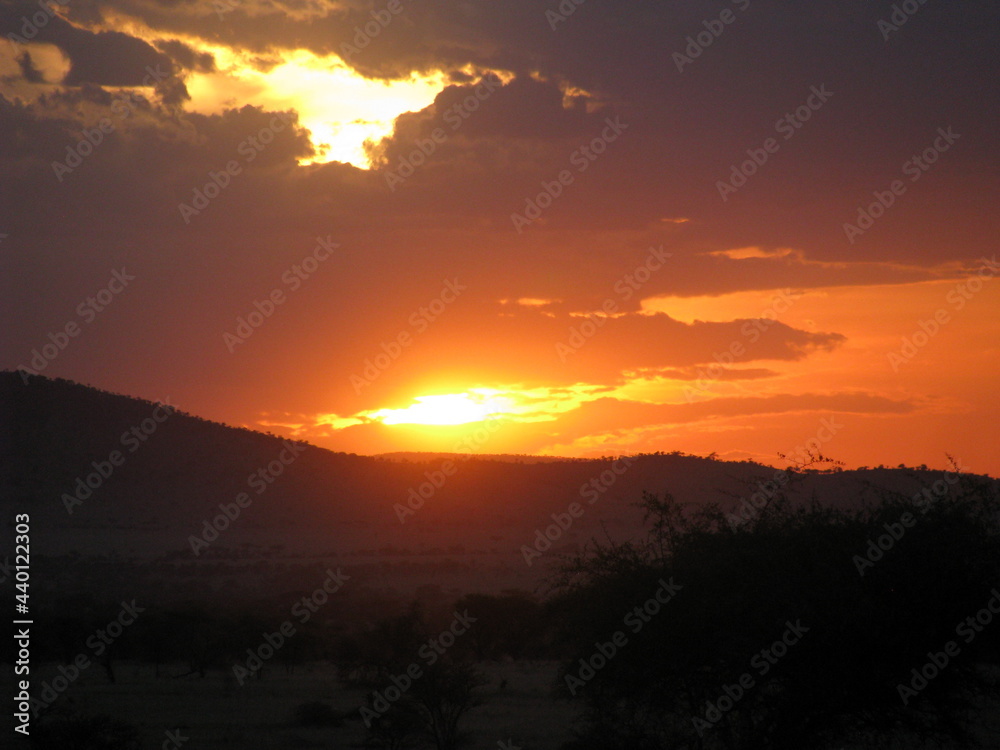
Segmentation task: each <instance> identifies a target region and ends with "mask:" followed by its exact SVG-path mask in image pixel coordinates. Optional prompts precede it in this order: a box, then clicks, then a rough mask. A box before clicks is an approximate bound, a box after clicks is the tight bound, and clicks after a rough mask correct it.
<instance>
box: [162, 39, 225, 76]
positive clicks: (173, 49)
mask: <svg viewBox="0 0 1000 750" xmlns="http://www.w3.org/2000/svg"><path fill="white" fill-rule="evenodd" d="M155 44H156V48H157V49H158V50H160V51H161V52H165V53H166V54H168V55H170V57H171V58H172V59H173V60H174V61H175V62H176V63H178V64H179V65H180V66H181V67H183V68H186V69H187V70H195V71H198V72H201V73H211V72H212V71H214V70H215V57H213V56H212V54H211V53H210V52H198V51H197V50H194V49H192V48H191V47H189V46H188V45H186V44H184V42H181V41H178V40H177V39H160V40H158V41H157V42H156V43H155Z"/></svg>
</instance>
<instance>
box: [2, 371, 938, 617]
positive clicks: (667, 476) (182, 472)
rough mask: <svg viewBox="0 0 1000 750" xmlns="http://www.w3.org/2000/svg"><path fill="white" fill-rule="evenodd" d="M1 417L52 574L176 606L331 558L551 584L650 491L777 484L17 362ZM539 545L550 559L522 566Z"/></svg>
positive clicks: (842, 482) (629, 518) (635, 528)
mask: <svg viewBox="0 0 1000 750" xmlns="http://www.w3.org/2000/svg"><path fill="white" fill-rule="evenodd" d="M0 414H2V415H3V416H4V419H3V432H2V433H0V447H2V449H3V452H4V455H5V456H6V459H5V460H4V461H3V469H2V470H0V471H2V473H0V498H2V500H0V509H2V510H3V512H4V517H5V518H7V519H11V518H13V514H14V513H19V512H26V511H27V512H30V514H31V518H32V544H33V548H32V550H33V553H34V560H35V561H36V564H38V565H41V566H45V567H44V569H45V570H47V571H48V574H49V575H50V576H51V578H50V579H49V581H50V583H51V585H52V586H53V587H54V588H64V587H65V586H66V585H67V582H68V581H71V582H72V585H75V586H78V587H79V588H80V589H81V590H86V589H92V588H95V587H96V588H98V589H102V588H103V589H106V590H108V591H109V592H110V591H112V590H114V591H125V590H127V589H129V588H130V587H132V588H134V587H137V586H147V585H150V583H151V582H155V585H157V586H158V587H159V588H160V590H161V591H162V592H163V595H164V596H175V597H178V598H185V597H187V598H191V597H195V598H198V597H203V596H207V595H208V593H209V592H211V593H212V594H213V595H216V596H217V595H219V591H220V590H221V589H222V588H225V591H226V595H227V596H231V597H234V598H242V597H253V596H263V595H268V594H270V593H273V592H274V591H276V590H281V589H282V588H283V587H289V586H292V585H294V580H293V579H295V578H296V577H297V576H300V575H301V573H302V570H303V569H304V568H310V569H311V568H312V567H314V566H324V565H331V564H336V565H340V566H343V567H344V569H345V570H350V571H352V575H354V576H356V580H357V582H358V584H359V586H362V585H363V586H364V587H368V588H371V589H372V590H378V591H379V592H382V593H384V594H389V595H407V592H413V591H416V590H418V589H419V588H420V587H422V586H424V587H426V586H431V587H436V588H437V589H438V590H441V591H452V592H460V591H468V590H472V589H475V590H480V591H499V590H501V589H505V588H513V587H518V588H523V589H528V590H537V589H538V587H539V586H541V585H542V584H543V579H544V576H545V574H546V572H547V571H549V570H550V565H551V563H552V562H553V561H555V560H556V558H557V556H558V554H560V553H565V552H572V551H574V550H577V549H579V548H580V546H581V545H583V544H585V543H586V542H587V541H588V540H589V539H591V538H593V537H594V536H595V535H599V536H600V537H601V538H611V539H614V540H616V541H622V540H625V539H629V538H632V537H634V536H636V535H638V534H639V533H641V521H642V518H641V514H640V511H639V510H638V509H637V508H636V507H635V506H634V503H636V502H637V501H638V500H639V499H640V498H641V496H642V492H643V491H644V490H648V491H652V492H656V493H664V492H670V493H672V494H673V495H674V496H675V497H676V498H677V499H678V500H680V501H681V502H683V503H694V504H703V503H707V502H718V503H720V504H721V505H722V507H723V508H724V509H726V510H729V509H735V508H737V507H738V506H739V505H740V503H741V501H742V500H743V499H745V498H747V497H749V495H750V493H751V491H753V490H754V489H755V488H754V485H755V484H757V485H758V486H759V485H760V484H761V483H765V487H766V486H768V485H767V484H766V483H767V482H772V481H773V480H774V479H775V478H776V476H777V474H776V470H775V469H774V468H773V467H770V466H764V465H760V464H755V463H750V462H738V463H733V462H722V461H716V460H713V459H709V458H702V457H697V456H688V455H682V454H679V453H674V454H652V455H640V456H633V457H621V458H617V459H602V460H582V459H550V458H545V459H544V460H541V459H538V458H536V457H530V456H456V455H442V454H414V453H408V454H390V455H386V456H359V455H354V454H344V453H335V452H332V451H328V450H325V449H322V448H318V447H315V446H311V445H308V444H304V443H292V442H289V441H287V440H283V439H282V438H279V437H276V436H274V435H270V434H264V433H259V432H254V431H251V430H247V429H243V428H234V427H229V426H226V425H222V424H218V423H214V422H210V421H207V420H204V419H201V418H199V417H196V416H194V415H190V414H185V413H183V412H181V411H176V410H174V409H172V408H169V407H162V406H158V405H157V404H155V403H153V402H151V401H147V400H143V399H137V398H130V397H126V396H121V395H116V394H112V393H108V392H105V391H101V390H98V389H95V388H91V387H88V386H84V385H80V384H77V383H73V382H70V381H66V380H59V379H56V380H53V379H47V378H43V377H32V378H30V380H29V383H28V384H27V385H26V384H24V383H23V382H22V380H21V377H20V375H18V374H16V373H10V372H4V373H0ZM787 476H789V477H791V478H792V480H793V481H792V483H791V484H792V485H794V486H795V487H796V490H795V491H796V496H797V497H799V498H801V499H803V500H805V499H816V500H819V501H820V502H824V503H828V504H836V505H843V504H854V503H860V502H865V500H866V498H867V499H871V498H874V497H875V494H876V493H877V492H878V488H890V489H892V490H896V491H899V492H904V493H907V494H912V493H914V492H919V491H920V490H921V489H922V488H925V487H931V486H933V483H934V482H935V481H936V480H939V479H940V478H941V476H942V475H941V473H940V472H931V471H926V470H902V469H877V470H868V471H836V472H833V473H817V472H792V473H790V474H789V475H787ZM770 486H771V487H774V486H775V485H773V484H772V485H770ZM790 486H791V485H790ZM574 504H575V505H574ZM747 507H749V506H747ZM553 514H554V515H553ZM546 532H548V537H549V539H546V538H545V536H546ZM525 548H528V549H533V550H534V551H535V552H538V553H539V554H537V555H535V554H531V555H528V556H527V557H528V559H526V555H525V554H524V551H525ZM529 560H530V562H531V564H530V565H529V564H528V561H529ZM69 562H72V563H73V565H72V569H69V568H68V566H67V563H69ZM296 571H297V572H296ZM195 573H197V575H195ZM206 589H207V590H206ZM109 595H110V594H109Z"/></svg>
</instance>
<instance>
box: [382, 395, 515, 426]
mask: <svg viewBox="0 0 1000 750" xmlns="http://www.w3.org/2000/svg"><path fill="white" fill-rule="evenodd" d="M414 401H416V403H415V404H413V405H412V406H408V407H406V408H405V409H379V410H378V411H374V412H370V413H369V414H368V415H367V416H369V417H371V418H373V419H379V420H381V421H382V423H383V424H432V425H450V424H467V423H469V422H481V421H483V420H484V419H486V418H487V417H491V416H495V415H497V414H506V413H508V412H509V411H510V409H511V407H512V403H511V401H510V399H508V398H504V397H502V396H501V397H498V396H494V395H492V394H490V393H484V392H481V391H473V392H469V393H448V394H444V395H440V396H417V397H416V398H415V399H414Z"/></svg>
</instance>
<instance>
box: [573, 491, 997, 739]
mask: <svg viewBox="0 0 1000 750" xmlns="http://www.w3.org/2000/svg"><path fill="white" fill-rule="evenodd" d="M915 489H917V490H919V489H921V485H920V484H917V485H915ZM921 498H925V495H920V494H917V495H900V494H895V493H891V492H883V493H882V495H881V497H880V498H879V499H878V501H877V502H876V503H874V504H872V505H870V506H869V507H865V508H859V509H855V510H832V509H829V508H825V507H820V506H816V505H810V506H804V505H802V504H801V503H796V502H793V500H794V498H792V497H791V496H790V494H789V492H788V491H787V490H782V491H780V492H778V493H777V494H776V496H775V498H774V499H773V502H771V503H769V504H768V505H767V506H766V507H765V508H763V509H762V511H761V512H760V513H758V514H756V515H754V516H753V517H752V518H750V519H749V520H748V521H747V522H746V523H744V524H741V525H736V526H733V525H731V524H730V523H728V522H727V518H726V514H725V513H723V512H722V511H721V510H720V508H719V507H717V506H706V507H702V508H700V509H696V510H689V509H687V508H684V507H682V506H680V505H679V504H678V503H677V502H676V501H675V500H674V499H673V498H672V497H671V496H669V495H664V496H657V495H653V494H650V493H644V495H643V499H642V501H641V503H640V505H641V506H642V507H643V508H644V510H645V511H646V520H647V527H648V529H649V535H648V538H647V539H645V540H643V541H641V542H626V543H613V542H607V543H603V544H602V543H598V544H595V545H592V546H591V547H589V548H588V549H586V550H585V551H584V552H583V553H582V554H580V555H579V556H577V557H576V558H574V559H573V560H571V561H570V562H569V563H568V564H567V565H566V566H565V568H564V569H563V571H562V576H561V577H560V578H559V580H558V581H557V584H558V585H559V587H560V591H561V595H560V598H559V600H558V602H557V603H556V605H555V606H557V607H559V608H560V609H561V611H563V612H564V613H565V614H566V632H567V636H566V638H567V640H568V641H569V642H570V643H572V644H574V646H575V648H574V650H573V652H572V657H571V658H570V659H569V660H567V663H566V664H565V665H564V668H563V672H562V675H561V677H562V679H561V681H560V685H561V692H562V693H563V694H567V695H569V694H572V695H571V697H573V698H576V699H578V700H581V701H582V702H583V704H584V706H585V708H586V712H587V718H588V722H587V726H586V729H585V731H583V732H582V733H581V734H580V737H579V739H578V741H577V742H576V743H575V745H574V746H575V747H577V748H581V749H582V748H591V747H593V748H597V747H601V748H611V749H614V748H622V749H623V750H624V748H642V749H645V748H649V749H651V750H654V749H655V750H658V749H659V748H668V747H669V748H679V747H687V748H705V749H707V748H717V747H718V748H733V749H734V750H735V749H739V748H782V749H784V748H800V747H806V746H808V747H815V748H822V747H825V746H830V747H833V746H835V745H837V744H838V743H840V744H843V743H844V742H861V743H863V744H864V745H865V746H875V744H876V743H877V742H882V741H884V742H889V741H891V740H893V739H900V738H902V740H901V741H903V742H905V743H906V744H907V745H908V746H910V747H918V746H920V744H919V743H921V742H933V741H937V740H944V741H947V742H951V743H970V742H973V741H974V740H976V739H977V732H978V733H980V734H981V733H982V731H983V730H982V727H981V726H977V720H976V719H973V718H970V707H971V705H972V701H979V700H982V699H983V698H987V697H992V696H993V695H995V689H996V685H995V684H994V683H993V682H992V681H991V680H990V679H988V678H987V676H986V675H987V673H986V672H984V667H985V666H988V665H992V664H995V663H997V662H998V661H1000V658H998V657H1000V650H998V643H1000V623H998V624H997V625H996V626H995V630H990V629H987V628H982V629H981V632H976V634H975V637H974V641H972V642H970V643H968V644H967V643H965V642H964V640H963V638H962V637H961V636H960V635H958V634H956V626H957V625H958V624H959V623H961V622H962V621H963V620H964V619H965V618H967V617H969V616H970V615H971V616H975V615H976V613H977V612H978V611H979V610H981V609H983V608H984V607H985V606H986V604H987V601H988V600H990V598H991V596H992V593H991V592H992V591H993V588H994V587H995V586H996V584H997V581H1000V575H998V574H1000V528H998V523H997V519H998V518H1000V498H998V491H997V483H996V482H995V481H993V480H986V479H982V478H974V477H962V478H961V479H960V481H958V482H957V483H955V484H954V486H952V487H950V490H949V492H948V493H947V494H946V495H943V496H940V497H935V498H934V500H933V502H926V501H925V499H921ZM904 514H909V515H908V516H906V520H907V521H912V523H910V524H909V525H904V523H903V520H901V519H903V518H904ZM887 529H888V531H887ZM886 534H889V540H890V541H891V542H892V544H891V545H888V544H887V543H886V542H885V540H884V539H883V540H882V542H883V546H888V547H889V549H888V550H885V549H883V550H882V554H881V556H879V555H878V554H877V553H875V552H870V547H869V544H870V543H871V542H872V540H878V539H879V537H880V536H884V535H886ZM897 537H898V538H897ZM869 554H870V556H871V557H872V558H877V560H876V561H875V562H874V563H873V564H871V565H861V564H859V562H858V559H859V558H860V559H865V560H867V557H865V556H866V555H869ZM671 580H674V581H676V583H677V584H678V585H680V586H681V587H682V588H681V590H680V592H679V593H678V594H677V595H676V596H675V597H674V598H673V599H671V600H670V601H669V603H667V604H665V605H662V606H661V607H659V611H658V612H657V614H655V615H652V616H650V615H649V614H648V612H647V614H646V616H645V617H639V616H638V615H634V616H633V618H632V620H631V621H627V620H626V619H625V618H626V617H628V615H629V613H630V612H634V611H635V608H636V607H640V608H641V607H642V606H643V604H644V603H645V602H647V601H648V600H649V599H650V598H651V597H652V596H653V594H654V592H655V591H656V590H657V588H658V587H659V586H661V585H662V582H664V581H671ZM629 622H631V625H630V624H629ZM639 623H641V625H639ZM636 625H638V627H636ZM789 626H793V627H796V626H797V628H798V629H797V630H796V631H795V632H796V633H797V635H796V636H795V637H794V644H793V645H789V643H788V641H789V640H793V639H792V638H787V637H786V636H785V633H786V631H788V630H789ZM803 629H804V630H803ZM616 632H620V633H621V634H622V636H623V637H624V638H625V641H626V642H625V643H624V645H621V639H619V643H618V644H615V643H614V641H613V640H612V639H613V636H614V634H615V633H616ZM782 638H785V645H784V647H782V648H777V647H774V648H772V646H773V644H775V643H776V642H777V641H779V640H781V639H782ZM950 641H955V642H956V646H958V647H959V648H960V651H961V653H960V654H959V655H958V656H949V657H948V663H947V664H946V666H944V667H941V668H939V669H937V670H933V669H931V670H928V671H929V672H934V671H936V672H937V674H936V676H935V677H934V678H933V679H932V680H926V681H925V685H924V687H923V688H922V689H918V690H913V694H912V695H910V694H909V693H907V692H906V690H904V689H901V687H900V686H903V687H904V688H909V689H911V690H912V685H913V684H916V685H920V684H921V683H920V680H919V679H916V678H914V675H913V673H912V671H911V670H913V669H914V668H915V669H917V670H920V669H921V668H922V667H923V666H924V664H925V662H927V661H928V658H929V657H928V653H929V652H930V653H931V654H934V655H935V658H938V659H939V660H940V659H941V657H940V656H937V654H940V653H943V649H944V648H945V645H946V644H947V643H949V642H950ZM609 644H611V645H614V646H615V647H614V649H612V648H611V647H610V646H609ZM598 648H601V649H603V653H604V654H607V653H610V652H611V651H612V650H613V651H614V653H613V655H611V656H609V657H606V658H603V660H601V659H593V658H592V657H593V654H594V653H595V651H596V650H597V649H598ZM779 651H780V652H781V656H780V658H774V656H775V654H777V653H778V652H779ZM765 652H766V653H765ZM755 658H756V661H755ZM581 659H582V660H583V662H581V661H580V660H581ZM772 662H773V663H772ZM588 665H589V667H590V670H589V671H588V670H587V666H588ZM596 665H600V666H596ZM765 666H766V669H765ZM568 677H572V678H574V679H575V680H576V681H574V680H568V679H566V678H568ZM741 679H742V680H743V681H742V683H741ZM581 683H582V684H583V687H580V684H581ZM904 698H905V699H906V700H905V702H904ZM979 739H981V737H979ZM993 739H994V741H995V738H993Z"/></svg>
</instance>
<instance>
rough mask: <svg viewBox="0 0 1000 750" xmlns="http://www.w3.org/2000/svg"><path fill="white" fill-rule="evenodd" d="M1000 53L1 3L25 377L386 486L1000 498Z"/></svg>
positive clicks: (975, 28) (3, 149)
mask: <svg viewBox="0 0 1000 750" xmlns="http://www.w3.org/2000/svg"><path fill="white" fill-rule="evenodd" d="M998 20H1000V10H998V8H997V6H996V5H995V3H990V2H985V1H980V0H976V1H972V0H968V1H965V0H956V1H955V2H948V3H945V2H943V1H942V0H926V2H922V3H921V2H918V1H917V0H908V2H903V3H890V2H886V1H884V0H879V1H875V2H872V1H870V0H869V1H866V2H854V1H851V0H848V1H846V2H845V1H840V2H831V1H829V0H818V1H816V2H809V3H791V2H778V1H777V0H772V1H768V0H733V1H732V2H718V1H717V2H700V1H692V2H683V3H681V2H667V3H648V2H632V1H631V0H622V1H618V2H611V1H610V0H605V1H602V0H582V1H581V0H563V2H562V3H558V2H555V1H554V0H551V1H545V0H542V1H539V2H529V1H528V0H513V1H511V2H496V0H492V1H486V0H462V1H458V0H451V1H448V2H444V1H439V0H392V1H391V2H382V1H381V0H375V2H374V3H373V4H369V3H362V2H332V1H330V0H266V1H265V0H211V1H208V0H193V1H190V2H188V1H185V2H179V1H177V0H108V1H95V0H65V1H64V2H61V3H59V2H55V1H54V0H53V1H52V2H50V3H48V4H46V3H42V4H39V3H38V2H37V1H36V2H23V1H22V0H12V1H10V2H5V3H4V4H3V6H2V7H0V36H2V38H3V39H4V41H0V169H2V174H3V180H2V181H0V272H2V275H3V287H2V289H0V290H2V305H3V319H4V321H5V324H4V335H3V337H2V339H0V367H2V368H4V369H17V368H22V369H23V370H24V371H25V372H35V373H39V374H43V375H47V376H51V377H63V378H69V379H72V380H75V381H79V382H82V383H86V384H90V385H93V386H96V387H99V388H103V389H106V390H110V391H114V392H118V393H124V394H128V395H133V396H141V397H143V398H148V399H153V400H156V399H164V400H165V399H167V398H169V400H170V402H171V403H173V404H175V405H177V406H178V407H180V408H181V409H183V410H184V411H187V412H190V413H193V414H197V415H199V416H202V417H205V418H208V419H213V420H218V421H222V422H225V423H228V424H232V425H241V426H247V427H250V428H253V429H258V430H267V431H271V432H274V433H276V434H280V435H289V436H295V437H297V438H300V439H304V440H309V441H311V442H313V443H315V444H317V445H320V446H323V447H327V448H331V449H334V450H340V451H347V452H352V453H362V454H376V453H385V452H394V451H421V450H425V451H450V450H461V451H470V452H479V453H523V454H542V455H562V456H602V455H616V454H623V453H637V452H654V451H665V452H671V451H682V452H685V453H694V454H699V455H708V454H713V453H714V454H715V455H716V456H718V457H719V458H724V459H729V460H742V459H751V460H756V461H765V462H769V463H780V462H781V459H780V458H779V455H780V454H785V455H789V454H791V455H798V456H801V455H803V453H802V451H803V450H804V449H805V448H811V449H813V450H816V451H819V452H821V453H823V454H824V455H827V456H830V457H832V458H834V459H837V460H840V461H842V462H843V463H844V465H846V466H848V467H857V466H866V465H867V466H874V465H878V464H885V465H891V466H895V465H897V464H900V463H905V464H908V465H918V464H927V465H929V466H932V467H944V466H946V465H948V458H947V456H948V455H951V456H953V457H955V458H956V459H957V460H959V461H960V462H961V465H962V466H963V467H965V468H966V469H967V470H969V471H976V472H983V473H990V474H992V475H994V476H996V475H998V474H1000V454H998V452H997V450H996V447H997V442H998V441H997V438H998V433H1000V428H998V425H1000V399H997V397H996V386H997V383H998V381H997V377H996V373H997V371H998V365H1000V322H998V316H997V312H998V311H1000V283H996V282H995V278H996V276H997V275H998V274H1000V265H998V263H997V242H996V237H997V228H998V227H997V223H998V222H997V211H996V205H997V197H998V187H1000V172H998V166H1000V154H998V149H997V143H998V141H997V138H996V132H997V126H998V124H1000V122H998V120H1000V118H998V109H1000V104H998V102H1000V99H998V97H997V90H996V78H997V77H996V70H997V62H998V61H997V55H998V49H1000V45H998V36H1000V34H998V31H1000V24H998Z"/></svg>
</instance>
